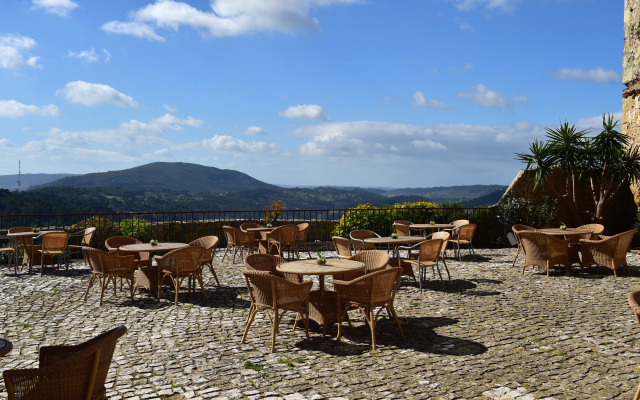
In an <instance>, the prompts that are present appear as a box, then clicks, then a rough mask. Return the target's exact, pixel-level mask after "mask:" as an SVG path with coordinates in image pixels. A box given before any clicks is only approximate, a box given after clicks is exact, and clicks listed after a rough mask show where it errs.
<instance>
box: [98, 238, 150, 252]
mask: <svg viewBox="0 0 640 400" xmlns="http://www.w3.org/2000/svg"><path fill="white" fill-rule="evenodd" d="M138 243H142V242H141V241H139V240H138V239H136V238H132V237H129V236H111V237H110V238H107V240H105V241H104V247H106V248H107V250H109V251H118V248H119V247H120V246H125V245H127V244H138Z"/></svg>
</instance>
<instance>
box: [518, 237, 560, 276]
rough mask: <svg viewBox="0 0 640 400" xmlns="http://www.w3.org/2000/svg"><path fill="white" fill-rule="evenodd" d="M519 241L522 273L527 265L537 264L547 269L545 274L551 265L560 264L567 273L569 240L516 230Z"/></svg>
mask: <svg viewBox="0 0 640 400" xmlns="http://www.w3.org/2000/svg"><path fill="white" fill-rule="evenodd" d="M518 235H519V236H520V243H521V244H522V250H523V252H524V263H523V264H522V273H524V269H525V268H526V267H527V266H530V265H531V266H533V265H536V266H539V267H544V268H546V269H547V276H549V272H550V271H551V267H553V266H554V265H557V264H562V265H564V266H565V267H566V270H567V274H568V273H569V270H570V267H571V265H570V264H569V242H568V241H567V240H563V239H559V238H557V237H555V236H552V235H546V234H544V233H541V232H536V231H518Z"/></svg>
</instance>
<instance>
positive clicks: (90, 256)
mask: <svg viewBox="0 0 640 400" xmlns="http://www.w3.org/2000/svg"><path fill="white" fill-rule="evenodd" d="M82 251H83V252H84V254H86V256H87V262H88V263H89V268H90V269H91V272H94V273H103V270H102V264H101V263H100V253H106V252H105V251H102V250H98V249H94V248H93V247H83V248H82Z"/></svg>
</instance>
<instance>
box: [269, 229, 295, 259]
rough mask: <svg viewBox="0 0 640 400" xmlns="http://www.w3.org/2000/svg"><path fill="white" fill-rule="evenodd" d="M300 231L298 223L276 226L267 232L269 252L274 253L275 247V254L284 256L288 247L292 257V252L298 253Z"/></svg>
mask: <svg viewBox="0 0 640 400" xmlns="http://www.w3.org/2000/svg"><path fill="white" fill-rule="evenodd" d="M299 232H300V229H298V225H281V226H279V227H277V228H275V229H274V230H272V231H271V232H269V233H267V234H266V240H267V252H268V253H272V252H273V251H274V249H275V254H278V255H279V256H280V257H283V254H284V250H285V249H286V250H287V252H288V255H289V257H288V258H289V259H290V258H291V253H292V252H293V254H294V255H295V254H296V246H297V244H298V233H299Z"/></svg>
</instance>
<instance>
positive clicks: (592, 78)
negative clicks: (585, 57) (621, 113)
mask: <svg viewBox="0 0 640 400" xmlns="http://www.w3.org/2000/svg"><path fill="white" fill-rule="evenodd" d="M550 74H551V76H552V77H554V78H556V79H573V80H577V81H585V82H595V83H612V82H618V83H620V82H621V81H622V76H620V74H619V73H617V72H616V71H613V70H608V71H607V70H604V69H602V68H599V67H598V68H595V69H589V70H585V69H582V68H560V69H559V70H557V71H552V72H551V73H550Z"/></svg>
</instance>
